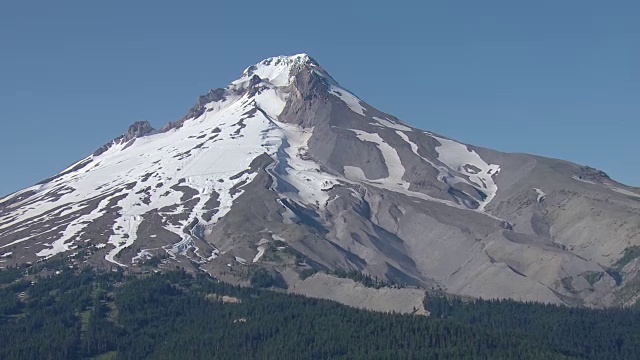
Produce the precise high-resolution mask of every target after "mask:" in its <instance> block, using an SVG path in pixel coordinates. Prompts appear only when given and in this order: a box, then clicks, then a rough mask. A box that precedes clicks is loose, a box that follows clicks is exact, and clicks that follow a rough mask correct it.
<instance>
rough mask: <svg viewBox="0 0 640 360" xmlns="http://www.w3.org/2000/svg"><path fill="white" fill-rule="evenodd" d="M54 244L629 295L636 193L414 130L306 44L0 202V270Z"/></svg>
mask: <svg viewBox="0 0 640 360" xmlns="http://www.w3.org/2000/svg"><path fill="white" fill-rule="evenodd" d="M57 256H64V257H68V258H70V259H72V260H73V261H75V262H76V263H77V264H78V266H81V265H83V264H85V265H87V264H88V265H91V266H96V267H100V268H114V267H117V268H126V269H127V270H128V271H132V272H137V271H145V269H151V268H158V269H174V268H176V267H181V268H185V269H187V270H189V271H194V272H195V271H204V272H207V273H209V274H211V275H213V276H215V277H219V278H221V279H223V280H225V281H230V282H234V283H240V284H242V283H248V277H249V276H250V274H251V273H252V272H254V271H255V269H257V268H262V269H265V270H267V271H268V272H269V273H271V274H273V275H274V277H276V278H278V279H281V280H282V283H283V284H284V285H283V286H286V287H288V288H289V289H298V290H297V291H299V292H302V293H305V292H307V293H308V292H313V291H317V286H320V285H318V284H317V282H316V283H313V282H312V281H313V279H314V278H315V279H320V278H322V277H323V276H324V275H322V273H332V271H335V270H345V271H356V272H360V273H364V274H367V275H369V276H371V277H372V278H373V277H375V278H377V279H380V280H381V281H384V282H386V283H389V284H397V285H402V286H404V287H410V288H412V289H428V290H430V289H441V290H443V291H446V292H448V293H452V294H459V295H464V296H472V297H482V298H513V299H517V300H522V301H541V302H549V303H563V304H569V305H586V306H595V307H604V306H618V305H629V304H633V303H635V302H636V301H637V300H638V299H639V298H640V275H639V274H640V271H639V270H640V260H639V258H640V191H639V190H638V189H636V188H633V187H629V186H625V185H623V184H620V183H618V182H616V181H614V180H612V179H610V178H609V177H608V176H607V175H606V174H605V173H603V172H601V171H598V170H596V169H593V168H590V167H588V166H580V165H576V164H573V163H570V162H567V161H562V160H555V159H550V158H543V157H539V156H534V155H527V154H509V153H503V152H499V151H494V150H491V149H486V148H481V147H477V146H472V145H468V144H463V143H460V142H458V141H455V140H453V139H449V138H447V137H445V136H443V135H439V134H435V133H432V132H429V131H425V130H420V129H417V128H415V127H413V126H411V125H410V124H407V123H405V122H402V121H401V120H399V119H397V118H395V117H394V116H391V115H389V114H386V113H384V112H381V111H379V110H377V109H375V108H373V107H372V106H370V105H369V104H367V103H365V102H364V101H362V100H361V99H359V98H358V97H357V96H356V95H354V94H353V93H351V92H350V91H348V90H347V89H345V88H344V87H343V86H341V85H340V84H339V83H338V82H337V81H335V80H334V79H333V78H332V77H331V76H330V75H329V73H328V72H327V71H326V70H325V69H323V68H322V67H321V66H320V65H319V64H318V63H317V62H316V61H315V60H313V59H312V58H311V57H309V56H308V55H306V54H299V55H294V56H279V57H274V58H269V59H266V60H263V61H261V62H260V63H258V64H256V65H253V66H250V67H248V68H247V69H246V70H245V71H244V72H243V73H242V75H241V76H240V78H238V79H237V80H235V81H233V82H232V83H231V84H229V85H228V86H227V87H226V88H219V89H215V90H211V91H209V92H208V93H207V94H205V95H203V96H201V97H200V98H199V99H198V102H197V103H196V104H195V106H193V108H191V109H190V110H189V111H188V113H187V115H186V116H185V117H184V118H182V119H180V120H178V121H175V122H171V123H169V124H167V125H165V126H163V127H162V128H160V129H154V128H152V127H151V125H150V124H149V123H148V122H138V123H135V124H133V125H132V126H131V127H130V128H129V129H128V131H127V132H126V133H125V134H123V135H121V136H119V137H117V138H115V139H114V140H113V141H111V142H109V143H108V144H105V145H104V146H102V147H100V148H99V149H98V150H97V151H96V152H94V153H93V154H91V155H89V156H87V157H85V158H84V159H82V160H80V161H78V162H77V163H75V164H72V165H71V166H70V167H69V168H67V169H65V170H63V171H62V172H60V173H59V174H57V175H55V176H53V177H51V178H49V179H46V180H44V181H42V182H40V183H38V184H36V185H34V186H31V187H28V188H25V189H23V190H21V191H18V192H16V193H13V194H10V195H8V196H6V197H4V198H2V199H0V267H3V268H4V267H8V266H14V265H17V264H24V263H31V264H33V263H36V262H39V261H44V260H46V259H50V258H53V257H57ZM313 272H319V273H318V274H316V275H314V276H312V277H311V279H308V278H307V275H305V274H310V273H313ZM313 284H316V285H317V286H316V285H313ZM325 285H326V284H325ZM314 287H315V288H314ZM301 289H302V290H301ZM304 289H306V290H304ZM314 289H315V290H314Z"/></svg>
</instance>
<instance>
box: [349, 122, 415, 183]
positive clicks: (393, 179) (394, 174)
mask: <svg viewBox="0 0 640 360" xmlns="http://www.w3.org/2000/svg"><path fill="white" fill-rule="evenodd" d="M351 131H353V132H355V133H356V136H357V137H358V139H360V140H362V141H368V142H372V143H374V144H376V146H377V147H378V149H380V152H381V153H382V157H383V158H384V163H385V165H386V166H387V170H388V172H389V176H387V177H386V178H384V179H380V181H382V182H383V183H385V184H393V185H394V186H401V187H402V188H404V189H409V185H410V184H409V183H407V182H406V181H404V180H402V177H403V176H404V173H405V171H406V170H405V168H404V165H402V161H401V160H400V156H399V155H398V152H397V151H396V149H394V148H393V147H392V146H391V145H389V144H387V142H386V141H384V139H383V138H381V137H380V135H378V134H376V133H373V134H370V133H367V132H364V131H360V130H354V129H351Z"/></svg>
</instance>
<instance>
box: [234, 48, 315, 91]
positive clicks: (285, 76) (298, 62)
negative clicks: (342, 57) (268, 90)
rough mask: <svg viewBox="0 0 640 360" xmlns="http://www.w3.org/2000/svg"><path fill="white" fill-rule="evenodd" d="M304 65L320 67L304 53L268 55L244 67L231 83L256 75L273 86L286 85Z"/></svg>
mask: <svg viewBox="0 0 640 360" xmlns="http://www.w3.org/2000/svg"><path fill="white" fill-rule="evenodd" d="M305 67H312V68H318V69H320V65H319V64H318V63H317V62H316V61H315V60H314V59H313V58H312V57H310V56H309V55H307V54H304V53H302V54H296V55H291V56H275V57H270V58H267V59H264V60H262V61H260V62H259V63H257V64H255V65H251V66H249V67H248V68H246V69H245V70H244V72H243V73H242V76H241V77H240V79H238V80H236V81H234V82H233V84H240V83H244V82H246V81H250V80H251V78H253V77H254V76H256V75H257V76H258V77H259V78H260V79H262V80H264V81H267V82H269V83H271V84H273V85H274V86H287V85H289V84H290V83H291V78H292V77H293V76H295V75H296V74H297V73H298V72H299V71H300V70H302V69H303V68H305ZM322 72H324V70H323V71H322Z"/></svg>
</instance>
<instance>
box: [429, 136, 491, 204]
mask: <svg viewBox="0 0 640 360" xmlns="http://www.w3.org/2000/svg"><path fill="white" fill-rule="evenodd" d="M431 137H433V138H434V139H436V140H438V142H439V143H440V145H439V146H436V151H437V152H438V161H440V162H441V163H443V164H444V165H446V166H447V167H448V168H450V169H451V170H453V171H456V172H458V173H459V174H462V175H465V176H466V177H468V178H469V181H471V182H472V183H474V184H475V185H477V187H478V188H480V189H482V191H483V192H484V193H485V194H487V197H486V199H485V200H484V201H482V202H481V204H480V208H479V209H480V210H484V208H485V207H486V206H487V204H489V203H490V202H491V200H493V198H494V197H495V196H496V194H497V193H498V186H497V185H496V183H495V182H494V181H493V176H494V175H496V174H498V173H499V172H500V165H496V164H487V163H486V162H485V161H484V160H483V159H482V158H481V157H480V155H478V153H476V152H475V151H473V150H470V149H469V148H468V147H467V146H466V145H464V144H460V143H459V142H456V141H453V140H449V139H445V138H441V137H438V136H435V135H431Z"/></svg>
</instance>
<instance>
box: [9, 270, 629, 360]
mask: <svg viewBox="0 0 640 360" xmlns="http://www.w3.org/2000/svg"><path fill="white" fill-rule="evenodd" d="M2 276H4V275H0V278H2ZM19 276H20V274H16V275H15V276H13V281H10V282H7V281H6V280H5V282H4V284H2V285H0V291H1V293H0V294H1V295H0V299H1V300H0V301H1V302H0V304H5V303H6V304H7V305H6V306H5V308H6V309H8V310H7V311H5V312H3V313H2V314H1V315H0V344H1V345H2V346H0V359H87V358H94V357H98V356H101V357H102V358H114V359H235V358H239V359H283V358H286V359H411V358H413V359H499V358H504V359H572V358H573V359H580V358H594V359H633V358H638V355H639V354H640V319H639V318H638V314H637V312H636V311H635V310H631V309H630V310H622V309H612V310H587V309H575V308H566V307H557V306H551V305H540V304H522V303H516V302H512V301H499V302H498V301H473V302H463V301H461V300H460V299H457V298H447V297H444V296H437V297H428V298H427V299H426V306H427V308H428V309H429V310H430V311H431V312H432V316H430V317H424V316H412V315H398V314H383V313H373V312H367V311H361V310H355V309H352V308H349V307H346V306H342V305H339V304H336V303H333V302H330V301H325V300H317V299H308V298H304V297H301V296H293V295H287V294H282V293H276V292H271V291H267V290H260V289H252V288H240V287H235V286H231V285H228V284H225V283H221V282H217V281H216V280H214V279H212V278H210V277H208V276H204V275H199V276H195V277H194V276H192V275H190V274H187V273H184V272H171V273H165V274H152V275H148V276H146V277H133V276H125V275H124V274H122V273H120V272H106V273H96V272H95V271H92V270H85V271H71V270H67V271H63V272H62V273H61V274H59V275H52V276H49V277H43V278H40V279H36V280H35V283H34V284H31V282H30V281H22V280H20V278H19ZM11 277H12V276H6V277H5V279H10V278H11ZM222 295H227V296H228V297H232V298H233V299H236V300H234V301H233V302H229V301H227V302H224V301H223V300H222V299H223V297H222ZM15 304H17V305H15Z"/></svg>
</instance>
